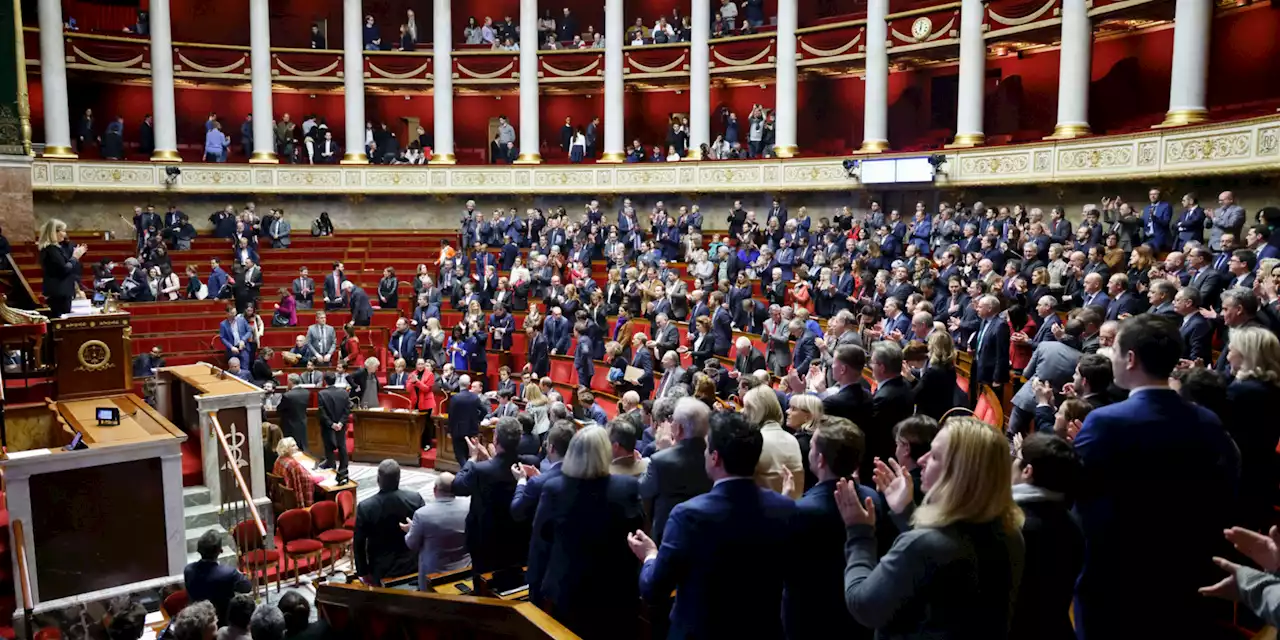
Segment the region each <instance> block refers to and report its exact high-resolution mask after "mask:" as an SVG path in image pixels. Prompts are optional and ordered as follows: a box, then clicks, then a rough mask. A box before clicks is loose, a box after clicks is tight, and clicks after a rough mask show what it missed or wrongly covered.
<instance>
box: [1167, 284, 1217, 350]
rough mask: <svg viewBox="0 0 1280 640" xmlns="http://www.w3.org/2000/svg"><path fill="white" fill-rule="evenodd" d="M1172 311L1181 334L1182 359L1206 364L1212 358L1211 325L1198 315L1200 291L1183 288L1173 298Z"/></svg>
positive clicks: (1193, 288)
mask: <svg viewBox="0 0 1280 640" xmlns="http://www.w3.org/2000/svg"><path fill="white" fill-rule="evenodd" d="M1173 310H1174V311H1175V312H1177V314H1178V316H1180V317H1179V319H1178V321H1179V329H1178V332H1179V333H1181V334H1182V358H1183V359H1184V360H1190V361H1192V362H1195V361H1196V360H1200V361H1201V362H1205V363H1208V362H1209V361H1210V360H1211V359H1212V358H1213V323H1211V322H1209V320H1208V319H1206V318H1205V317H1204V316H1202V315H1200V290H1199V289H1196V288H1195V287H1183V288H1182V289H1181V290H1180V291H1178V294H1177V295H1175V296H1174V297H1173Z"/></svg>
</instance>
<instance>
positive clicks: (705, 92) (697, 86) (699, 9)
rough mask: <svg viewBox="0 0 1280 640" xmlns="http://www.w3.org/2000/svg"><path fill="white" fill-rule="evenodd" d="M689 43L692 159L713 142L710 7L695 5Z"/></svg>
mask: <svg viewBox="0 0 1280 640" xmlns="http://www.w3.org/2000/svg"><path fill="white" fill-rule="evenodd" d="M690 17H692V18H693V21H692V23H691V24H692V26H693V37H692V38H691V39H690V43H689V158H690V159H691V160H697V159H699V158H702V145H704V144H709V143H710V142H711V45H710V43H709V42H708V41H709V40H710V38H711V3H709V2H698V1H695V2H694V3H693V11H692V14H691V16H690Z"/></svg>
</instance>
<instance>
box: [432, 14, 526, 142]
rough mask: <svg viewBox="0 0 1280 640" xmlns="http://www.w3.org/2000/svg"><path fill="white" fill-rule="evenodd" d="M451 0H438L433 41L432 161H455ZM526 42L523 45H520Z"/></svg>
mask: <svg viewBox="0 0 1280 640" xmlns="http://www.w3.org/2000/svg"><path fill="white" fill-rule="evenodd" d="M451 5H452V0H435V2H434V4H433V6H434V8H435V16H434V18H433V20H434V24H433V32H434V34H433V41H432V56H431V57H432V62H433V64H434V66H433V67H432V74H433V76H432V77H433V78H434V80H433V81H432V87H431V91H432V100H433V102H432V104H433V105H434V107H435V115H434V117H435V142H436V146H435V147H432V155H431V162H434V163H436V164H456V163H457V162H458V157H457V156H455V155H454V154H453V24H452V21H453V11H452V6H451ZM525 29H533V31H534V32H535V33H536V32H537V24H536V23H534V24H526V25H525V27H524V29H521V31H524V30H525ZM523 47H524V45H523V44H521V48H523Z"/></svg>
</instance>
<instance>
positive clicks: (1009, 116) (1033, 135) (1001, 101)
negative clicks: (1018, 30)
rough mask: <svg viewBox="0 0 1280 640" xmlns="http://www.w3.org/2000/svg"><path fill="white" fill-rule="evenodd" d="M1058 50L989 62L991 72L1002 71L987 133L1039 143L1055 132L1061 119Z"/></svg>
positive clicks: (988, 113)
mask: <svg viewBox="0 0 1280 640" xmlns="http://www.w3.org/2000/svg"><path fill="white" fill-rule="evenodd" d="M1060 59H1061V56H1059V55H1058V52H1057V51H1056V50H1054V51H1045V52H1043V53H1034V54H1028V55H1024V56H1023V57H1022V58H1018V57H1017V56H1016V55H1010V56H1003V57H1000V58H995V59H988V60H987V69H988V72H990V70H991V69H998V70H999V71H1000V78H999V81H998V82H997V83H996V84H997V86H996V88H995V90H994V91H990V92H988V94H987V99H986V133H987V136H988V137H990V136H992V135H1002V134H1003V135H1012V136H1013V137H1014V138H1015V139H1039V138H1041V137H1044V136H1046V135H1049V134H1050V133H1052V132H1053V127H1054V125H1055V124H1057V119H1058V67H1059V60H1060Z"/></svg>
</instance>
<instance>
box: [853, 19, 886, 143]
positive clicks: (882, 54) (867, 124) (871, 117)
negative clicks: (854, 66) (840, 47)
mask: <svg viewBox="0 0 1280 640" xmlns="http://www.w3.org/2000/svg"><path fill="white" fill-rule="evenodd" d="M888 15H889V0H868V1H867V39H866V47H867V48H866V56H867V57H866V69H867V73H866V77H865V78H863V86H864V87H865V89H866V98H865V100H864V102H865V104H864V106H863V116H862V148H861V149H860V151H862V152H864V153H874V152H879V151H884V150H885V149H888V148H889V45H888V40H889V24H888V22H887V19H888Z"/></svg>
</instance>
